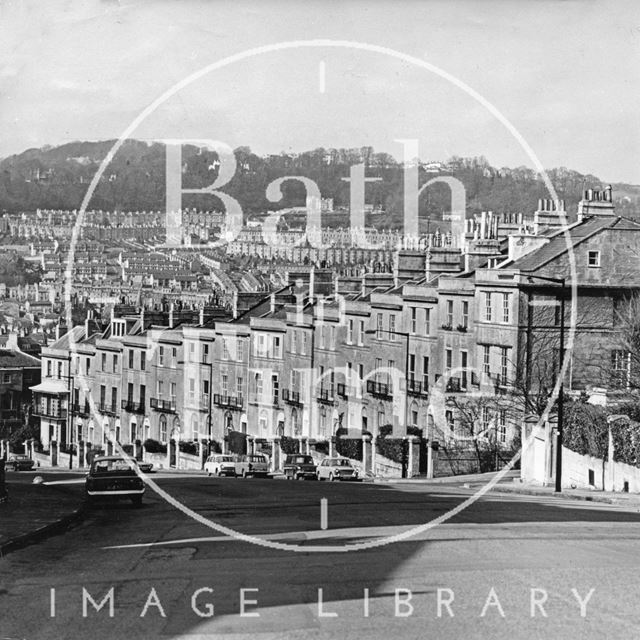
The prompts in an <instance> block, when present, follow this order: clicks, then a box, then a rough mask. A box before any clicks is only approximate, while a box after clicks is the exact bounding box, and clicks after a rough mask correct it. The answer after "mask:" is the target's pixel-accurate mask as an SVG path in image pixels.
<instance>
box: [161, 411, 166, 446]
mask: <svg viewBox="0 0 640 640" xmlns="http://www.w3.org/2000/svg"><path fill="white" fill-rule="evenodd" d="M166 441H167V417H166V416H165V415H162V416H160V442H166Z"/></svg>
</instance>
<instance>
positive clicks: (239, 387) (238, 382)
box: [236, 376, 244, 398]
mask: <svg viewBox="0 0 640 640" xmlns="http://www.w3.org/2000/svg"><path fill="white" fill-rule="evenodd" d="M243 383H244V381H243V379H242V376H238V377H237V378H236V395H237V396H238V398H242V387H243Z"/></svg>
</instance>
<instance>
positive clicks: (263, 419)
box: [258, 411, 268, 433]
mask: <svg viewBox="0 0 640 640" xmlns="http://www.w3.org/2000/svg"><path fill="white" fill-rule="evenodd" d="M258 426H259V427H260V432H261V433H266V432H267V426H268V422H267V412H266V411H261V412H260V417H259V418H258Z"/></svg>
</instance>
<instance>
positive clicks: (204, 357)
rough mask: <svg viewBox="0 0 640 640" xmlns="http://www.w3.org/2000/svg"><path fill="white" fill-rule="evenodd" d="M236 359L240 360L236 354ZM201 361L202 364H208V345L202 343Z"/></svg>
mask: <svg viewBox="0 0 640 640" xmlns="http://www.w3.org/2000/svg"><path fill="white" fill-rule="evenodd" d="M238 360H240V357H239V356H238ZM202 362H203V363H204V364H209V345H208V344H203V345H202Z"/></svg>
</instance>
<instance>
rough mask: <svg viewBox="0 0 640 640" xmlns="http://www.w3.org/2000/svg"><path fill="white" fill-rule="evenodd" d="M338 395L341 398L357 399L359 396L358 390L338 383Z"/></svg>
mask: <svg viewBox="0 0 640 640" xmlns="http://www.w3.org/2000/svg"><path fill="white" fill-rule="evenodd" d="M337 391H338V395H339V396H340V397H341V398H355V397H357V396H358V389H357V388H356V387H352V386H350V385H348V384H344V383H343V382H338V387H337Z"/></svg>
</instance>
